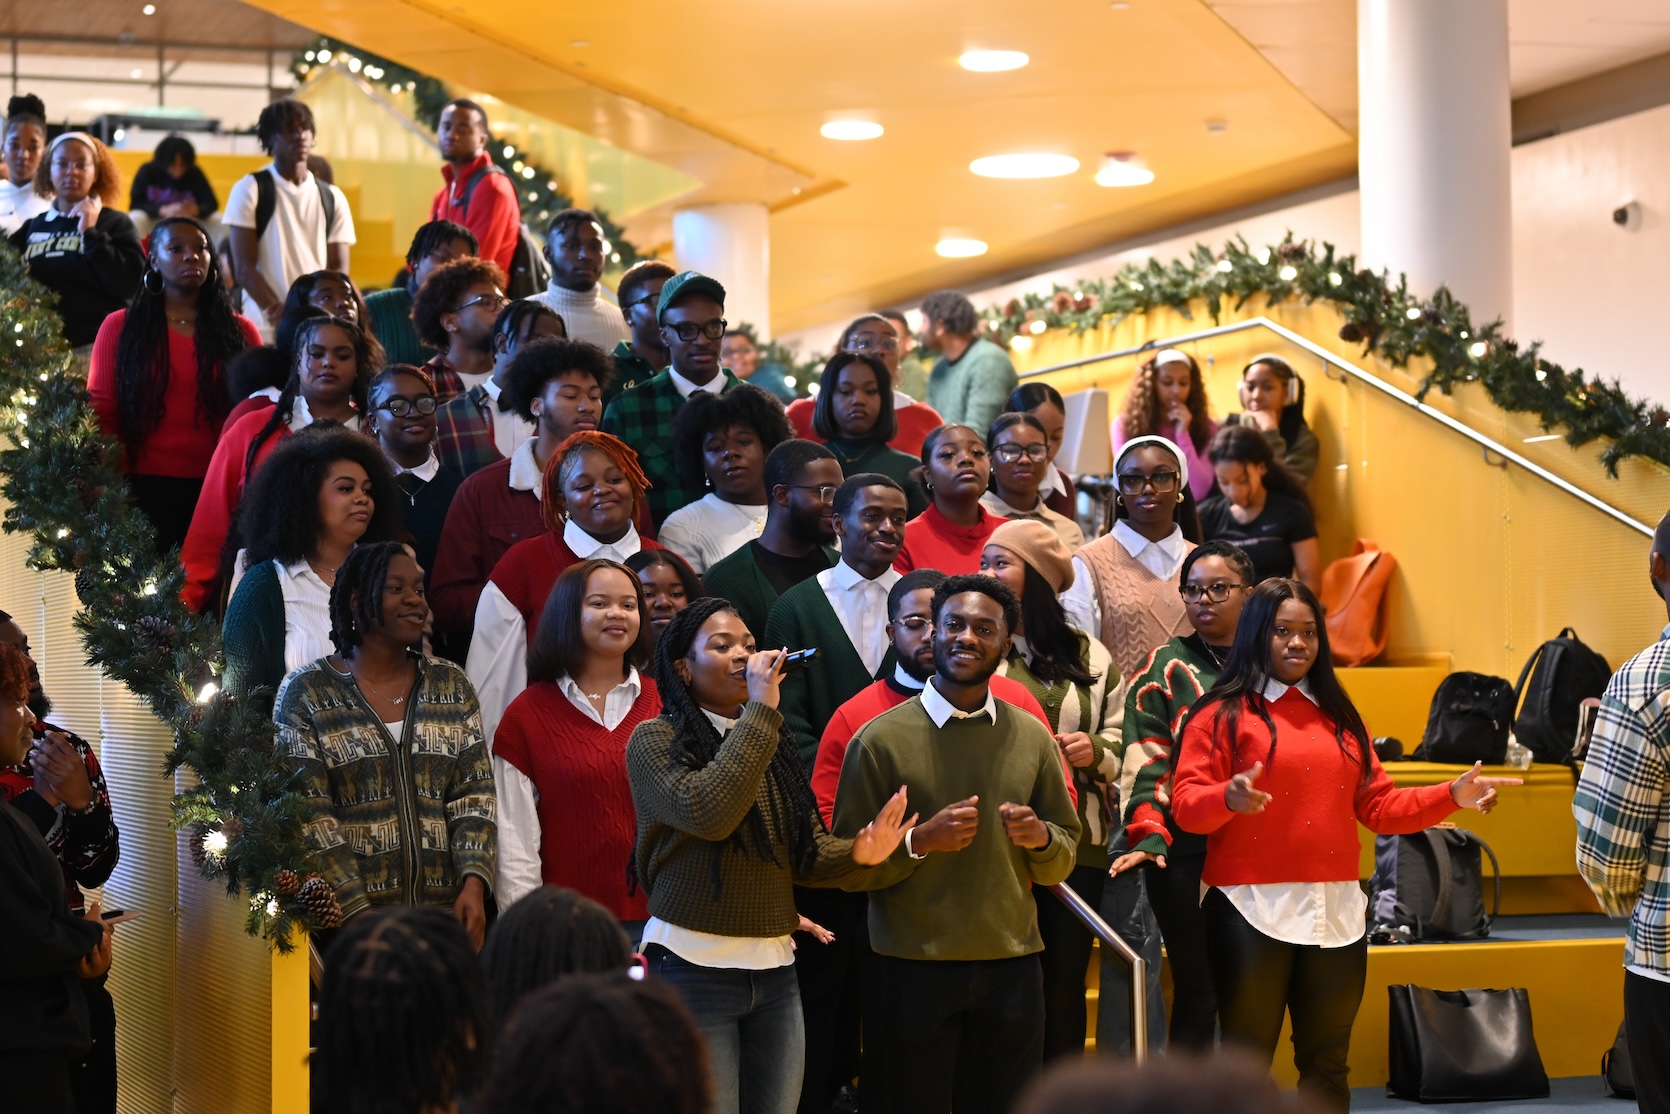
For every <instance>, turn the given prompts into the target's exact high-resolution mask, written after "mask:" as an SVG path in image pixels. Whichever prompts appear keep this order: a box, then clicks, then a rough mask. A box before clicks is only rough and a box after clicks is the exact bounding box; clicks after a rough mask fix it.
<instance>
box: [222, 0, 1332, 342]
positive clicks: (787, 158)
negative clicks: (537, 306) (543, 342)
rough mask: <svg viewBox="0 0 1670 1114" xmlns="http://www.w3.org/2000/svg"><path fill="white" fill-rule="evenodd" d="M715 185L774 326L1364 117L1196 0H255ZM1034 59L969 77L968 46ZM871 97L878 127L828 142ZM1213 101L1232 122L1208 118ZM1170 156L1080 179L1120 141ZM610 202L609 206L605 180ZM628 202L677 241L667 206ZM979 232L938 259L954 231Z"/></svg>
mask: <svg viewBox="0 0 1670 1114" xmlns="http://www.w3.org/2000/svg"><path fill="white" fill-rule="evenodd" d="M255 2H256V3H257V6H260V7H263V8H266V9H268V10H270V11H271V12H273V13H274V14H277V15H281V16H283V17H284V18H286V19H289V20H293V21H295V22H297V23H300V24H303V25H305V26H309V27H313V28H315V29H317V30H319V31H322V32H324V33H327V34H330V35H333V36H336V37H338V38H341V39H343V40H345V41H347V42H350V43H353V44H355V45H358V46H360V47H362V48H364V49H366V50H372V51H376V52H377V53H379V54H383V55H385V56H387V57H390V58H393V59H395V60H397V61H400V62H403V63H405V64H407V65H410V66H413V67H415V68H417V69H420V70H424V71H427V72H429V73H432V74H435V75H436V76H439V77H442V78H444V79H446V80H448V81H451V82H453V83H455V84H458V85H461V86H464V87H467V88H471V89H474V90H479V91H481V92H485V93H489V94H492V95H493V96H496V97H498V98H500V99H502V100H505V101H508V102H511V103H513V104H516V105H518V106H520V107H522V108H525V109H527V110H529V111H531V112H535V113H538V114H540V115H542V116H545V117H547V118H549V119H551V120H554V121H556V122H558V123H561V124H565V125H567V126H570V127H574V128H578V129H580V130H582V131H585V132H587V133H589V134H591V135H594V136H596V137H598V138H599V139H602V140H604V141H605V142H608V143H611V144H614V145H616V146H619V147H623V148H625V149H627V150H630V151H633V152H635V153H637V154H640V155H643V156H645V157H648V158H651V159H655V160H657V161H659V162H662V163H665V164H667V165H668V166H670V167H673V168H674V169H677V170H679V171H681V172H683V173H685V174H689V175H691V176H692V177H694V178H695V179H697V180H698V181H700V182H701V183H702V185H701V186H700V188H699V189H698V190H696V191H695V192H694V193H692V194H690V195H687V196H686V197H683V198H680V199H679V202H678V204H680V205H688V204H693V203H701V202H706V201H757V202H761V203H764V204H767V205H769V206H771V207H772V209H773V213H774V215H773V217H772V222H771V237H772V242H771V257H772V309H773V322H772V324H773V327H774V331H777V332H783V331H788V330H792V329H795V328H800V327H804V326H809V325H813V324H818V323H822V322H825V321H828V320H831V319H833V318H838V317H841V316H843V315H846V314H848V313H851V312H854V311H857V310H863V309H868V308H872V307H874V306H877V305H888V304H898V303H901V302H904V301H907V300H910V299H914V298H916V297H918V296H919V295H921V294H922V293H924V292H925V291H927V290H929V289H933V288H935V287H940V286H955V285H966V284H970V283H973V282H976V281H980V280H982V279H987V278H990V277H992V276H995V275H1001V274H1006V273H1012V272H1016V271H1018V270H1020V269H1023V268H1027V267H1031V266H1034V265H1037V264H1040V263H1044V262H1047V261H1049V260H1052V259H1056V258H1059V257H1061V256H1063V255H1067V254H1072V253H1075V252H1081V251H1088V250H1091V249H1093V248H1096V247H1098V246H1101V245H1103V244H1107V243H1109V242H1111V241H1113V240H1116V239H1119V238H1121V237H1123V236H1128V235H1132V234H1135V233H1137V232H1141V231H1144V230H1146V229H1151V228H1155V227H1159V226H1162V225H1165V224H1169V223H1173V222H1176V221H1180V220H1187V219H1190V218H1193V217H1197V216H1202V215H1204V214H1206V213H1210V212H1215V211H1220V210H1223V209H1225V208H1229V207H1232V206H1235V205H1239V204H1245V203H1249V202H1252V201H1255V200H1258V199H1260V198H1262V197H1268V196H1271V195H1273V194H1276V193H1279V192H1282V191H1284V190H1289V189H1294V188H1298V187H1301V186H1304V185H1309V184H1312V183H1315V182H1318V181H1323V180H1326V179H1329V178H1334V177H1338V176H1339V175H1341V174H1345V173H1349V172H1350V171H1351V170H1352V169H1353V168H1354V166H1355V161H1356V148H1355V141H1354V140H1353V138H1352V136H1351V135H1350V134H1349V133H1348V132H1347V131H1345V130H1344V129H1343V128H1341V126H1340V125H1339V124H1338V123H1336V122H1335V121H1334V120H1333V119H1331V118H1330V117H1329V116H1328V115H1327V114H1326V113H1324V112H1323V111H1322V110H1320V109H1319V108H1317V107H1316V105H1314V104H1313V103H1311V101H1310V100H1308V99H1307V98H1306V97H1305V96H1304V95H1303V94H1302V93H1301V92H1299V91H1298V90H1297V89H1296V88H1295V87H1294V86H1293V85H1292V84H1291V83H1290V82H1289V81H1288V80H1287V79H1286V78H1285V77H1283V76H1282V74H1281V73H1280V72H1278V71H1277V70H1276V69H1275V68H1274V66H1273V65H1272V64H1271V62H1270V61H1269V60H1267V59H1266V58H1265V57H1263V56H1262V55H1261V54H1260V53H1259V52H1258V50H1257V49H1255V48H1254V47H1253V46H1252V45H1250V44H1249V43H1248V42H1247V41H1246V40H1245V39H1243V38H1242V37H1241V35H1240V34H1238V33H1237V32H1236V30H1234V29H1233V28H1232V27H1231V26H1229V25H1228V24H1227V23H1225V22H1224V20H1223V19H1221V18H1220V17H1219V16H1218V15H1217V14H1215V13H1214V12H1213V10H1212V9H1211V7H1209V6H1208V5H1207V4H1205V3H1202V2H1201V0H1130V2H1129V3H1128V4H1126V5H1125V6H1123V7H1119V6H1117V5H1111V4H1110V3H1108V0H1050V3H1048V4H1039V3H1030V4H1026V3H1017V2H1015V0H1007V2H1004V0H905V2H903V3H900V2H899V0H888V2H879V0H843V2H840V3H836V2H834V0H787V2H785V0H728V2H727V3H723V4H715V5H706V6H702V5H690V4H687V3H675V2H673V0H637V2H635V3H599V2H591V3H583V4H581V3H559V4H552V3H549V2H546V3H537V2H532V0H255ZM971 48H1002V49H1017V50H1023V51H1026V52H1027V53H1028V54H1030V55H1031V56H1032V63H1031V65H1029V66H1027V67H1026V68H1024V69H1021V70H1018V71H1012V72H1009V73H998V74H978V73H969V72H966V71H964V70H962V69H961V68H960V67H958V65H957V62H956V58H957V56H958V55H959V54H960V53H961V52H962V51H964V50H966V49H971ZM843 116H860V117H866V118H869V119H874V120H876V121H878V122H880V123H881V124H882V125H883V126H884V127H885V128H886V129H887V134H886V135H885V136H883V137H882V138H881V139H879V140H874V141H870V142H865V143H840V142H836V141H832V140H827V139H824V138H822V137H821V136H820V135H819V134H818V128H819V126H820V125H821V124H823V123H825V122H826V121H828V120H831V119H835V118H839V117H843ZM1208 120H1223V121H1225V122H1227V125H1228V126H1227V130H1225V131H1224V132H1223V134H1219V135H1213V134H1209V133H1208V131H1207V129H1206V121H1208ZM1113 150H1131V151H1136V152H1137V153H1138V154H1139V155H1140V156H1141V158H1142V160H1143V161H1144V162H1145V163H1146V164H1147V165H1148V166H1149V167H1150V168H1151V169H1153V170H1154V172H1155V173H1156V175H1157V176H1158V177H1157V179H1156V181H1155V182H1154V183H1153V184H1151V185H1149V186H1144V187H1140V188H1137V189H1123V190H1119V189H1104V188H1102V187H1099V186H1097V185H1095V183H1094V182H1093V181H1092V177H1093V175H1094V174H1095V171H1096V169H1097V164H1098V162H1099V160H1100V158H1101V155H1102V154H1103V153H1104V152H1106V151H1113ZM1015 151H1052V152H1061V153H1065V154H1070V155H1073V156H1074V157H1076V158H1078V159H1079V161H1080V162H1081V163H1082V164H1083V165H1082V167H1081V169H1080V171H1079V172H1078V173H1077V174H1075V175H1073V176H1072V177H1069V178H1057V179H1049V180H1042V181H994V180H988V179H983V178H978V177H975V176H974V175H972V174H971V173H969V171H968V164H969V162H970V161H972V160H973V159H975V158H977V157H979V156H982V155H990V154H1001V153H1005V152H1015ZM595 200H596V203H597V204H599V205H602V206H604V207H607V199H605V198H602V197H599V198H597V199H595ZM617 215H624V216H626V217H627V221H626V223H627V226H628V229H629V231H630V232H631V233H633V234H634V236H635V238H636V239H638V240H639V241H640V242H646V243H662V242H665V241H667V240H668V239H670V237H669V236H668V227H669V223H670V215H671V206H667V205H663V206H660V207H658V208H656V209H651V210H647V211H644V212H640V213H636V214H617ZM947 234H959V235H968V236H974V237H977V238H979V239H982V240H985V241H986V242H988V243H989V244H990V245H991V251H990V253H989V254H987V255H985V256H983V257H981V258H978V259H973V260H964V261H947V260H942V259H940V258H939V257H937V256H936V255H935V254H934V250H933V248H934V244H935V243H936V242H937V241H938V240H939V239H940V237H941V236H943V235H947Z"/></svg>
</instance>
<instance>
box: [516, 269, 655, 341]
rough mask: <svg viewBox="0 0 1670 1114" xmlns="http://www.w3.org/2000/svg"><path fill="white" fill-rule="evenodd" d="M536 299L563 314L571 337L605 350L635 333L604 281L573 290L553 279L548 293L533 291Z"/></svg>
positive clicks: (564, 323) (564, 322)
mask: <svg viewBox="0 0 1670 1114" xmlns="http://www.w3.org/2000/svg"><path fill="white" fill-rule="evenodd" d="M532 300H533V301H536V302H542V303H544V304H545V305H547V306H550V307H551V309H552V310H554V311H555V312H556V313H557V315H558V316H560V317H561V318H562V323H563V325H564V326H565V327H566V328H567V330H568V335H569V336H570V337H571V338H573V339H574V340H583V341H586V342H587V343H588V344H595V345H597V346H598V347H599V348H601V349H603V351H605V352H608V351H610V350H612V349H613V348H614V347H615V345H616V344H617V343H618V342H620V341H623V340H628V339H630V338H631V336H632V332H631V330H630V329H628V328H627V327H626V318H625V317H623V316H622V315H621V312H620V307H619V306H617V305H615V303H614V302H612V301H610V300H609V298H608V297H607V296H606V295H605V294H604V292H603V287H602V286H600V285H599V286H594V287H592V288H591V289H590V290H569V289H567V288H566V287H562V286H558V285H557V281H556V280H555V279H552V280H551V284H550V286H548V287H546V290H545V293H543V294H535V295H533V296H532Z"/></svg>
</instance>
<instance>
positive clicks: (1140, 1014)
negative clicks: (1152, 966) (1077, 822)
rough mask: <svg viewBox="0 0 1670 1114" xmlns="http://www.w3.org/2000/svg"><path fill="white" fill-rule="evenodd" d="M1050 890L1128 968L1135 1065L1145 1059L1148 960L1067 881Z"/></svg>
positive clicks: (1099, 1039)
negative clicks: (1129, 972)
mask: <svg viewBox="0 0 1670 1114" xmlns="http://www.w3.org/2000/svg"><path fill="white" fill-rule="evenodd" d="M1050 892H1051V893H1053V894H1055V896H1056V897H1058V898H1060V899H1061V904H1063V905H1065V906H1066V907H1067V908H1068V909H1070V910H1072V912H1073V915H1074V916H1075V917H1077V918H1078V919H1079V920H1080V921H1081V922H1082V923H1083V924H1084V927H1085V928H1088V929H1089V930H1090V931H1091V932H1093V933H1095V935H1096V939H1098V940H1100V941H1101V942H1102V947H1104V948H1106V949H1108V950H1109V951H1111V952H1113V953H1114V954H1115V955H1117V956H1118V957H1119V958H1120V959H1123V960H1124V961H1125V965H1126V966H1128V967H1129V968H1130V969H1131V1059H1132V1061H1133V1062H1135V1063H1136V1064H1138V1065H1142V1064H1145V1063H1147V1062H1148V961H1147V960H1146V959H1144V958H1142V953H1140V952H1138V951H1137V950H1136V949H1135V948H1133V947H1131V945H1129V944H1127V943H1126V942H1125V939H1124V937H1122V936H1120V935H1119V933H1117V932H1115V931H1114V930H1113V929H1112V928H1111V927H1110V926H1109V925H1108V922H1106V921H1104V920H1103V919H1102V918H1101V915H1100V914H1099V913H1097V912H1096V910H1094V909H1092V908H1091V907H1090V903H1089V902H1087V901H1085V900H1084V898H1082V897H1080V896H1079V895H1078V891H1076V890H1074V889H1073V888H1072V887H1071V886H1069V885H1067V883H1065V882H1062V883H1060V884H1059V885H1055V886H1051V887H1050ZM1096 1043H1097V1045H1098V1047H1099V1046H1100V1045H1101V1034H1100V1033H1098V1034H1097V1037H1096Z"/></svg>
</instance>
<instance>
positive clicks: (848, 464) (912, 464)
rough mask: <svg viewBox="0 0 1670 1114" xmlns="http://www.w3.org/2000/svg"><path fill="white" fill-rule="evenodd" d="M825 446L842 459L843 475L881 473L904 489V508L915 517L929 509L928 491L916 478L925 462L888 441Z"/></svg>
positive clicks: (831, 443) (848, 442)
mask: <svg viewBox="0 0 1670 1114" xmlns="http://www.w3.org/2000/svg"><path fill="white" fill-rule="evenodd" d="M825 445H826V446H827V447H828V449H829V451H830V452H832V453H834V454H835V458H836V459H837V460H839V461H840V462H841V474H842V475H843V476H846V477H848V478H849V479H850V478H851V477H853V476H856V475H858V474H859V473H860V472H880V473H881V474H882V475H884V476H886V477H887V478H888V479H890V480H893V481H894V482H895V483H897V484H898V485H899V486H900V487H902V488H904V489H905V507H906V511H907V513H908V514H909V515H910V517H912V518H915V517H916V516H917V515H919V514H921V513H922V512H923V511H925V510H927V509H928V493H927V492H926V491H924V490H922V485H921V483H919V482H918V481H917V479H916V472H917V470H918V469H920V468H921V467H922V462H921V461H920V460H917V459H916V458H915V457H913V456H910V455H909V454H907V453H902V452H900V451H899V450H898V449H895V448H893V447H892V446H890V445H888V444H887V442H885V441H844V440H840V439H836V440H834V441H827V442H825Z"/></svg>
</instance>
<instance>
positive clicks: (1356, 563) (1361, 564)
mask: <svg viewBox="0 0 1670 1114" xmlns="http://www.w3.org/2000/svg"><path fill="white" fill-rule="evenodd" d="M1396 571H1397V558H1395V557H1393V556H1392V555H1391V554H1390V553H1382V552H1380V547H1379V546H1378V545H1376V544H1375V543H1374V542H1372V541H1370V540H1368V539H1367V538H1358V539H1357V542H1356V544H1355V545H1353V546H1352V547H1351V556H1349V557H1341V558H1340V559H1339V560H1337V561H1335V562H1333V563H1332V564H1330V565H1329V566H1328V567H1327V568H1325V569H1323V570H1322V606H1323V607H1324V608H1325V609H1326V610H1327V613H1328V643H1329V645H1330V647H1331V648H1332V650H1333V659H1334V664H1335V665H1336V666H1351V665H1367V664H1368V663H1369V662H1371V661H1373V660H1374V659H1375V658H1377V657H1379V656H1380V654H1381V652H1382V651H1384V650H1385V649H1386V621H1385V616H1384V615H1383V614H1382V611H1383V610H1384V607H1385V600H1386V585H1387V584H1388V583H1389V582H1390V581H1391V579H1392V573H1394V572H1396Z"/></svg>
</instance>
